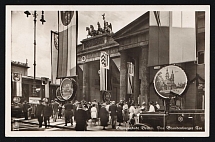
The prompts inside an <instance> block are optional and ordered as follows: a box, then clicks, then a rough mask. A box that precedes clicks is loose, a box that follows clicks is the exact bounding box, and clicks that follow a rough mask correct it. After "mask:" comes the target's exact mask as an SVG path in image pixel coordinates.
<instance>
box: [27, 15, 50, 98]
mask: <svg viewBox="0 0 215 142" xmlns="http://www.w3.org/2000/svg"><path fill="white" fill-rule="evenodd" d="M24 13H25V14H26V15H27V17H28V16H29V15H31V13H30V12H29V11H25V12H24ZM32 15H33V17H34V64H33V66H34V79H33V96H35V95H36V80H35V77H36V23H37V16H38V14H37V11H34V13H33V14H32ZM40 21H41V22H42V24H43V23H44V22H46V21H45V20H44V11H42V16H41V19H40Z"/></svg>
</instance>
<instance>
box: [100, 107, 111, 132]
mask: <svg viewBox="0 0 215 142" xmlns="http://www.w3.org/2000/svg"><path fill="white" fill-rule="evenodd" d="M105 106H106V104H105V103H103V104H102V105H101V109H100V112H99V117H100V121H101V126H103V130H105V127H107V126H108V117H109V113H108V111H107V109H106V108H105Z"/></svg>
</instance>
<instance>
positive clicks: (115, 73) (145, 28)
mask: <svg viewBox="0 0 215 142" xmlns="http://www.w3.org/2000/svg"><path fill="white" fill-rule="evenodd" d="M194 21H195V44H196V46H195V54H196V58H195V59H194V60H192V61H186V62H182V61H181V62H178V63H174V64H173V63H168V62H166V61H169V59H168V58H167V56H164V55H165V54H166V53H165V52H168V53H169V52H170V51H169V49H167V47H168V46H170V45H169V44H170V41H169V40H170V37H168V38H164V37H161V36H160V37H159V38H160V40H159V43H158V41H157V40H155V31H153V30H154V29H153V28H152V26H151V25H150V24H151V23H150V12H146V13H145V14H143V15H142V16H140V17H139V18H137V19H136V20H134V21H133V22H131V23H129V24H128V25H127V26H125V27H123V28H122V29H121V30H119V31H118V32H116V33H111V34H110V33H104V34H100V35H96V36H92V37H89V38H86V39H83V40H82V44H80V45H78V47H77V64H78V65H77V66H78V84H79V89H78V91H77V97H76V99H77V100H86V101H93V100H94V99H96V100H97V101H105V99H104V97H105V93H104V92H103V91H100V81H99V79H100V77H99V70H100V67H99V66H100V63H99V61H100V53H101V51H105V52H106V53H108V54H109V55H110V72H111V75H110V82H111V83H110V84H111V87H110V88H109V90H107V92H109V93H110V94H111V95H110V100H113V101H116V102H119V101H120V100H125V101H128V102H132V101H133V102H134V103H135V104H141V103H142V102H143V101H144V102H146V104H149V102H150V101H154V102H155V101H157V102H158V103H159V104H160V105H161V106H162V107H165V99H164V98H162V97H160V96H159V95H158V94H157V92H156V90H155V88H154V85H153V80H154V77H155V75H156V73H157V72H158V71H159V69H161V68H163V67H167V66H169V65H174V66H177V67H180V68H181V69H182V70H183V71H184V72H185V74H186V76H187V86H186V89H185V90H184V92H183V94H181V95H180V96H177V97H176V98H175V99H174V101H175V104H177V105H179V106H180V107H181V108H185V109H204V102H205V100H204V98H205V97H204V95H205V94H204V82H205V63H204V51H205V12H197V11H196V12H195V20H194ZM162 30H163V31H162V32H164V33H168V32H169V28H163V29H162ZM162 38H163V39H162ZM156 44H160V47H161V51H159V54H157V51H152V50H151V49H152V48H151V47H152V45H156ZM150 48H151V49H150ZM186 51H187V52H188V54H189V51H190V50H186ZM155 52H156V54H155ZM152 55H153V56H152ZM155 58H161V60H160V63H158V64H154V65H152V64H151V62H153V61H154V60H155ZM129 64H132V65H133V68H134V73H133V75H132V76H131V80H130V79H129V75H130V73H129ZM166 75H167V76H166V79H167V80H168V82H167V84H166V86H165V87H170V88H171V87H172V88H174V77H175V75H174V73H173V72H172V70H168V71H167V72H166ZM129 81H130V83H129ZM129 87H131V88H130V90H129V89H128V88H129Z"/></svg>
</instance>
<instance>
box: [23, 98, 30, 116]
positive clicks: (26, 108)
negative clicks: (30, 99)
mask: <svg viewBox="0 0 215 142" xmlns="http://www.w3.org/2000/svg"><path fill="white" fill-rule="evenodd" d="M30 107H31V106H30V105H29V104H28V103H27V101H26V100H25V101H24V104H23V113H24V116H25V120H28V110H29V109H30Z"/></svg>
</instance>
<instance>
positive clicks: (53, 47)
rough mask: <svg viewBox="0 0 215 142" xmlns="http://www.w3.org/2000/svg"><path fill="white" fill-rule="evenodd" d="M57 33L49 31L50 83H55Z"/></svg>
mask: <svg viewBox="0 0 215 142" xmlns="http://www.w3.org/2000/svg"><path fill="white" fill-rule="evenodd" d="M57 61H58V33H57V32H53V31H51V83H53V84H57V80H56V77H57Z"/></svg>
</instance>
